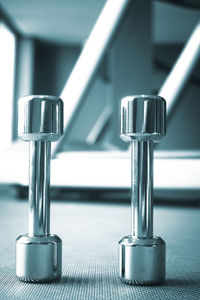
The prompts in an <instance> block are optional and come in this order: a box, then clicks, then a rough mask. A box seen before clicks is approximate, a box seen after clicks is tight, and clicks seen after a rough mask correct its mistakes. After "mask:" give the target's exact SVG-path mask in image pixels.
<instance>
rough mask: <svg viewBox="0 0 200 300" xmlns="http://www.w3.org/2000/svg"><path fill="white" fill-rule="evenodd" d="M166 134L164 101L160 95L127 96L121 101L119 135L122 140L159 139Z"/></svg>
mask: <svg viewBox="0 0 200 300" xmlns="http://www.w3.org/2000/svg"><path fill="white" fill-rule="evenodd" d="M165 134H166V103H165V100H164V99H163V98H162V97H159V96H149V95H136V96H128V97H125V98H123V99H122V101H121V127H120V137H121V139H123V140H124V141H129V142H131V141H133V140H151V141H155V142H156V141H159V140H161V139H162V138H163V136H165Z"/></svg>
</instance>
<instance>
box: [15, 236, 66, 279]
mask: <svg viewBox="0 0 200 300" xmlns="http://www.w3.org/2000/svg"><path fill="white" fill-rule="evenodd" d="M61 273H62V241H61V239H60V238H59V237H58V236H57V235H48V236H36V237H29V236H28V235H21V236H19V237H18V238H17V240H16V275H17V276H18V278H19V279H20V280H21V281H27V282H48V281H54V280H59V279H60V277H61Z"/></svg>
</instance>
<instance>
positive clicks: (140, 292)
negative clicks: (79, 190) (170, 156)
mask: <svg viewBox="0 0 200 300" xmlns="http://www.w3.org/2000/svg"><path fill="white" fill-rule="evenodd" d="M0 207H1V209H0V222H1V223H0V234H1V246H0V299H3V300H7V299H9V300H10V299H13V300H14V299H26V300H34V299H42V300H45V299H48V300H50V299H54V300H56V299H70V300H79V299H81V300H87V299H92V300H96V299H99V300H100V299H102V300H104V299H106V300H108V299H112V300H114V299H115V300H124V299H148V300H150V299H154V300H155V299H170V300H172V299H182V300H183V299H200V255H199V254H200V242H199V237H200V223H199V220H200V217H199V213H200V207H199V206H194V207H192V206H167V205H160V206H158V205H156V206H155V210H154V233H155V235H159V236H161V237H162V238H163V239H164V240H165V242H166V244H167V265H166V268H167V270H166V282H165V284H164V285H161V286H130V285H126V284H123V283H122V282H121V281H120V280H119V278H118V241H119V240H120V239H121V238H122V237H123V236H124V235H127V234H130V206H129V204H120V203H118V204H117V203H116V204H113V203H105V202H104V203H100V202H98V203H95V202H92V203H91V202H84V203H83V202H77V201H76V202H73V201H72V202H69V201H68V202H64V201H52V205H51V233H56V234H57V235H59V236H60V237H61V238H62V241H63V275H62V279H61V281H60V282H55V283H48V284H35V283H31V284H30V283H24V282H20V281H19V280H18V279H17V277H16V275H15V239H16V237H17V236H18V235H20V234H23V233H26V232H27V228H28V203H27V201H23V200H19V199H15V198H14V197H6V196H4V197H1V199H0ZM33 263H34V262H33Z"/></svg>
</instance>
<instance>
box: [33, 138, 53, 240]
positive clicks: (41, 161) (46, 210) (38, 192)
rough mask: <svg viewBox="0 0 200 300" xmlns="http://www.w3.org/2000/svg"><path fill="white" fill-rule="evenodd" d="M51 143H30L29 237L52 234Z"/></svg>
mask: <svg viewBox="0 0 200 300" xmlns="http://www.w3.org/2000/svg"><path fill="white" fill-rule="evenodd" d="M50 157H51V142H50V141H30V166H29V172H30V174H29V176H30V177H29V236H31V237H32V236H41V235H49V234H50V199H49V187H50Z"/></svg>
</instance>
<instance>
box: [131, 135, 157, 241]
mask: <svg viewBox="0 0 200 300" xmlns="http://www.w3.org/2000/svg"><path fill="white" fill-rule="evenodd" d="M131 187H132V196H131V206H132V235H133V236H134V237H136V238H151V237H153V142H152V141H134V142H132V143H131Z"/></svg>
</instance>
